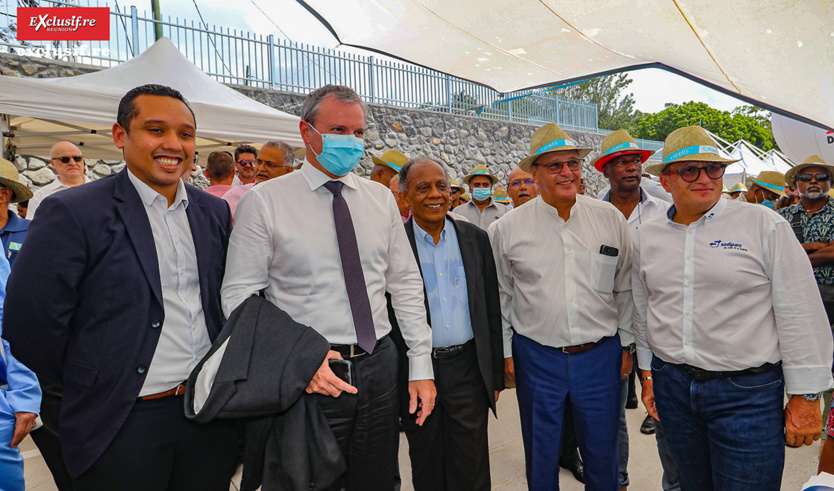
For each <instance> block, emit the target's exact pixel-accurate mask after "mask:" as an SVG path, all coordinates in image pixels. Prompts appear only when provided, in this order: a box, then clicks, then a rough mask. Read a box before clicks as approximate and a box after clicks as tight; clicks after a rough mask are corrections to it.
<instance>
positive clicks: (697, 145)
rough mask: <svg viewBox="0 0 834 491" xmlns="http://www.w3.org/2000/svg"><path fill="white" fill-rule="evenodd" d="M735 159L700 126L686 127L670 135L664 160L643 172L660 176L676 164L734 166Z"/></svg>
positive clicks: (653, 163) (646, 166)
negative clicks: (711, 163) (717, 163)
mask: <svg viewBox="0 0 834 491" xmlns="http://www.w3.org/2000/svg"><path fill="white" fill-rule="evenodd" d="M739 160H741V159H734V158H732V157H730V156H729V155H727V154H726V153H725V152H724V151H722V150H721V149H720V148H719V147H718V144H717V143H715V140H713V139H712V137H711V136H709V133H707V132H706V130H704V129H703V128H701V127H700V126H686V127H684V128H678V129H676V130H675V131H673V132H671V133H669V136H667V137H666V141H664V142H663V160H661V161H659V162H654V161H652V162H651V163H649V164H648V165H645V166H643V170H645V171H646V172H648V173H649V174H651V175H653V176H660V175H661V174H662V173H663V169H665V168H666V166H667V165H671V164H674V163H675V162H721V163H724V164H732V163H733V162H738V161H739Z"/></svg>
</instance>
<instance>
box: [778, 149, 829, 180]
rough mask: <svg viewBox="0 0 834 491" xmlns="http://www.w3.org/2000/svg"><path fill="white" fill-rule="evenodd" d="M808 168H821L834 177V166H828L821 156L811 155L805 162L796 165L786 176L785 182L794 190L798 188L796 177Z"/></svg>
mask: <svg viewBox="0 0 834 491" xmlns="http://www.w3.org/2000/svg"><path fill="white" fill-rule="evenodd" d="M806 167H821V168H823V169H825V170H826V171H827V172H828V177H829V178H831V177H834V166H831V165H828V164H827V163H825V161H824V160H823V159H822V157H820V156H819V155H811V156H810V157H808V158H807V159H805V162H802V163H801V164H799V165H795V166H793V167H792V168H791V170H789V171H788V172H787V173H786V174H785V182H786V183H788V185H789V186H790V187H792V188H795V187H796V176H797V174H799V171H801V170H802V169H805V168H806Z"/></svg>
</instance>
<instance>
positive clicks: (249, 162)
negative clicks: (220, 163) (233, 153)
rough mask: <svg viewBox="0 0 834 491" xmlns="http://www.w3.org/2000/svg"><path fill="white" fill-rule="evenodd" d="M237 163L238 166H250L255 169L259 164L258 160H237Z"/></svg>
mask: <svg viewBox="0 0 834 491" xmlns="http://www.w3.org/2000/svg"><path fill="white" fill-rule="evenodd" d="M237 163H238V164H240V165H251V166H252V167H255V166H256V165H258V164H260V163H261V162H260V161H259V160H238V161H237Z"/></svg>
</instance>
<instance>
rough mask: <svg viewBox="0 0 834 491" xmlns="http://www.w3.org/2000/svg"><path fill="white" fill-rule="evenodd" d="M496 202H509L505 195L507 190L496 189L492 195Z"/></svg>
mask: <svg viewBox="0 0 834 491" xmlns="http://www.w3.org/2000/svg"><path fill="white" fill-rule="evenodd" d="M492 199H494V200H495V201H496V202H497V203H509V202H510V197H509V196H507V192H506V191H504V190H503V189H496V190H495V193H494V195H493V196H492Z"/></svg>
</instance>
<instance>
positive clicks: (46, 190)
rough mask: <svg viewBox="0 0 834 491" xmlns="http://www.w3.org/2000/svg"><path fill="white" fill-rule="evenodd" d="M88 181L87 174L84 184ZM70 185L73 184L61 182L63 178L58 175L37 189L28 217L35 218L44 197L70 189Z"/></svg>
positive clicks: (30, 204) (33, 195) (27, 213)
mask: <svg viewBox="0 0 834 491" xmlns="http://www.w3.org/2000/svg"><path fill="white" fill-rule="evenodd" d="M88 182H89V179H87V176H86V175H85V176H84V184H86V183H88ZM79 186H80V184H79ZM70 187H71V186H67V185H66V184H64V183H63V182H61V179H59V178H58V177H57V176H56V177H55V180H54V181H52V182H50V183H49V184H47V185H46V186H44V187H42V188H40V189H38V190H37V191H35V192H34V193H33V194H32V199H30V200H29V208H28V209H27V211H26V216H27V217H28V219H29V220H32V219H34V218H35V212H36V211H37V210H38V206H39V205H40V204H41V201H43V200H44V198H46V197H47V196H50V195H52V194H55V193H57V192H58V191H61V190H64V189H69V188H70Z"/></svg>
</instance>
